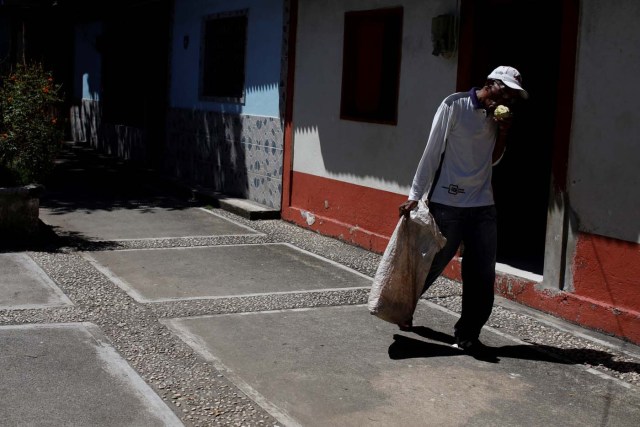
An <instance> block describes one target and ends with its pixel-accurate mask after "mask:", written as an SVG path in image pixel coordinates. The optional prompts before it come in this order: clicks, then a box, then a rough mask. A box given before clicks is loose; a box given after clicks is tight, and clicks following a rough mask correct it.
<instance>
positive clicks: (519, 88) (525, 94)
mask: <svg viewBox="0 0 640 427" xmlns="http://www.w3.org/2000/svg"><path fill="white" fill-rule="evenodd" d="M500 81H501V82H502V83H504V84H505V85H507V86H509V87H510V88H511V89H515V90H517V91H518V92H520V96H521V97H522V98H523V99H528V98H529V92H527V91H526V90H524V89H523V88H522V86H520V85H519V84H516V83H513V82H508V81H504V80H500Z"/></svg>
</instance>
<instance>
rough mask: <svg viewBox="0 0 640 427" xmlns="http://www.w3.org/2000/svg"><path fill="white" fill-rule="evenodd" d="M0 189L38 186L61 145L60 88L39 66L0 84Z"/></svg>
mask: <svg viewBox="0 0 640 427" xmlns="http://www.w3.org/2000/svg"><path fill="white" fill-rule="evenodd" d="M0 83H1V84H0V187H6V186H14V185H24V184H30V183H41V182H42V181H43V180H44V179H45V178H46V177H47V176H48V175H49V173H50V172H51V170H52V169H53V166H54V162H55V159H56V156H57V154H58V152H59V149H60V147H61V145H62V142H63V138H64V131H63V128H62V123H61V120H60V107H61V106H62V102H63V95H62V87H61V85H60V84H56V83H55V82H54V80H53V77H52V75H51V73H50V72H47V71H45V70H44V69H43V67H42V65H41V64H39V63H31V64H18V65H17V66H16V67H15V69H14V70H13V71H11V72H9V73H8V74H7V75H5V76H2V78H1V80H0Z"/></svg>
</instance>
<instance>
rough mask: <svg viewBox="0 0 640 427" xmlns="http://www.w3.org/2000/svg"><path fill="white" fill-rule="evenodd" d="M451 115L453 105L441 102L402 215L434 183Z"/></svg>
mask: <svg viewBox="0 0 640 427" xmlns="http://www.w3.org/2000/svg"><path fill="white" fill-rule="evenodd" d="M450 117H451V106H450V105H447V104H446V103H442V104H440V107H439V108H438V111H436V114H435V115H434V117H433V123H432V124H431V131H430V132H429V139H428V140H427V145H426V146H425V148H424V152H423V153H422V158H421V159H420V163H419V164H418V169H417V170H416V173H415V175H414V177H413V182H412V184H411V190H410V191H409V197H408V199H407V201H406V202H404V203H402V204H401V205H400V207H399V210H400V216H403V215H404V216H405V217H408V216H409V213H410V212H411V211H412V210H413V209H415V207H416V206H417V205H418V200H420V199H421V198H422V197H423V196H424V193H425V192H426V190H427V189H428V188H429V187H430V186H431V185H432V180H433V176H434V175H435V171H436V169H437V168H438V164H439V163H440V157H441V156H442V152H443V151H444V148H445V141H446V139H447V136H448V126H449V120H450Z"/></svg>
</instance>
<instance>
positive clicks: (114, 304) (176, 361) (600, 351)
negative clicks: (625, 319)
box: [0, 209, 640, 426]
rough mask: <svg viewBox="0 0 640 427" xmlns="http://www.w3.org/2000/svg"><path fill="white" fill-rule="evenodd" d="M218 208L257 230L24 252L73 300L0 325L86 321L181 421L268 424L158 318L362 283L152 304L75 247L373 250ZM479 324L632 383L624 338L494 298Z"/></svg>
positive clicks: (319, 294) (307, 301) (347, 299)
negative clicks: (580, 329) (605, 336)
mask: <svg viewBox="0 0 640 427" xmlns="http://www.w3.org/2000/svg"><path fill="white" fill-rule="evenodd" d="M211 210H212V211H214V212H216V213H217V214H219V215H220V216H223V217H226V218H228V219H231V220H233V221H236V222H239V223H242V224H245V225H247V226H249V227H251V228H253V229H255V230H257V231H259V232H261V233H263V234H262V235H237V236H218V237H194V238H179V239H177V238H172V239H144V240H127V241H116V242H86V241H83V242H80V241H74V240H73V239H72V238H66V237H64V236H62V237H61V238H60V239H59V242H58V244H57V246H56V247H55V248H53V249H51V250H46V251H38V252H28V254H29V255H30V256H31V257H32V258H33V259H34V260H35V262H37V263H38V264H39V265H40V266H41V267H42V268H43V269H44V271H45V272H46V273H47V274H48V275H49V276H50V277H51V278H52V279H53V280H54V281H55V282H56V283H57V284H58V286H59V287H60V288H61V289H62V290H63V291H64V293H65V294H66V295H67V296H68V297H69V298H70V299H71V300H72V301H73V303H74V306H73V307H64V308H48V309H30V310H2V311H0V324H2V325H9V324H27V323H62V322H92V323H95V324H96V325H98V326H99V327H100V328H101V330H102V331H103V333H104V334H105V336H107V337H108V338H109V340H110V341H111V343H112V344H113V346H114V347H115V348H116V349H117V351H118V352H119V353H120V354H121V355H122V356H123V357H124V358H125V359H126V360H127V361H128V362H129V363H130V364H131V366H132V367H133V368H134V369H135V370H136V371H137V372H138V373H139V374H140V375H141V376H142V378H143V379H144V380H145V381H146V382H147V383H148V384H150V385H151V386H152V387H153V388H154V390H155V391H156V392H157V393H158V395H159V396H160V397H161V398H162V399H164V400H165V401H166V402H167V403H168V404H169V406H170V407H172V408H173V410H174V411H175V412H176V413H177V414H180V415H181V419H182V421H183V422H184V423H185V425H188V426H222V425H224V426H266V425H269V426H275V425H277V422H276V421H275V420H274V419H273V418H272V417H271V416H270V415H269V414H268V413H267V412H266V411H264V410H263V409H262V408H261V407H259V406H258V405H257V404H255V403H254V402H253V401H252V400H251V399H249V398H248V397H247V396H245V395H244V394H243V393H242V392H241V391H239V390H238V388H236V387H235V386H234V385H233V384H232V383H231V382H230V381H228V380H227V379H226V378H225V377H224V376H223V375H221V374H220V373H219V372H218V371H217V370H216V369H215V368H214V367H213V366H212V365H211V364H210V363H208V362H206V361H203V360H202V358H200V357H199V356H198V355H197V354H195V353H194V351H193V350H192V349H191V348H190V347H189V346H188V345H186V344H185V343H184V342H183V341H182V340H180V339H179V338H178V337H176V336H175V335H173V334H172V333H171V332H170V331H169V329H168V328H167V327H166V326H164V325H163V324H162V320H163V319H166V318H177V317H188V316H199V315H211V314H221V313H238V312H251V311H264V310H282V309H293V308H303V307H323V306H338V305H354V304H366V302H367V297H368V289H348V290H323V291H314V292H294V293H286V294H272V295H252V296H246V297H229V298H214V299H199V300H183V301H172V302H162V303H146V304H143V303H139V302H137V301H135V300H133V299H132V298H131V297H130V296H129V295H127V294H126V292H124V291H123V290H121V289H120V288H119V287H117V286H115V285H114V284H113V283H111V282H110V281H109V280H108V279H107V278H106V277H105V276H104V275H102V274H101V273H100V272H99V271H98V270H96V269H95V268H94V267H93V266H92V265H91V264H90V263H89V262H88V261H87V260H86V259H84V258H83V257H82V256H81V254H80V253H79V251H96V250H122V249H142V248H171V247H196V246H212V245H227V244H259V243H275V242H285V243H290V244H293V245H295V246H297V247H299V248H301V249H304V250H307V251H309V252H312V253H315V254H317V255H320V256H323V257H325V258H327V259H330V260H332V261H335V262H338V263H340V264H342V265H344V266H347V267H349V268H352V269H354V270H356V271H359V272H360V273H363V274H365V275H367V276H369V277H373V275H374V274H375V271H376V268H377V265H378V263H379V261H380V255H378V254H375V253H372V252H370V251H366V250H364V249H362V248H358V247H355V246H351V245H348V244H346V243H343V242H340V241H338V240H336V239H332V238H329V237H325V236H321V235H319V234H317V233H314V232H312V231H309V230H306V229H303V228H300V227H297V226H295V225H293V224H289V223H286V222H283V221H280V220H265V221H248V220H246V219H244V218H242V217H239V216H237V215H234V214H232V213H230V212H226V211H224V210H220V209H211ZM460 290H461V289H460V285H459V283H457V282H455V281H451V280H448V279H444V278H440V279H438V281H437V282H436V283H435V284H434V286H433V287H432V288H431V289H430V290H429V292H428V293H427V294H426V295H425V296H424V298H425V299H426V300H428V301H430V302H433V303H435V304H437V305H439V306H441V307H443V308H445V309H447V310H450V311H452V312H455V313H459V312H460V305H461V304H460V303H461V298H460ZM487 326H489V327H491V328H493V329H495V330H497V331H500V333H502V334H507V335H510V336H512V337H515V338H516V339H519V340H521V341H523V342H527V343H530V344H532V345H534V346H535V348H537V349H539V350H540V351H543V352H545V353H547V354H551V355H553V356H554V357H557V358H558V359H560V360H563V361H565V362H568V363H572V364H581V365H584V366H585V367H587V368H591V369H594V370H597V371H599V372H602V373H604V374H607V375H610V376H612V377H615V378H617V379H618V380H620V381H623V382H624V383H626V384H629V385H631V386H640V352H638V347H637V346H634V345H632V344H629V343H623V342H617V341H616V342H615V343H614V344H609V343H608V341H605V340H600V339H598V338H597V337H595V334H594V337H595V338H592V337H590V336H588V335H587V334H576V333H573V332H571V331H570V330H569V329H568V328H563V327H554V326H553V323H552V322H545V321H541V320H540V319H537V318H536V316H534V315H532V314H531V313H527V312H526V310H521V309H518V308H515V307H510V306H509V305H508V304H506V303H505V304H502V303H501V302H500V299H498V301H497V303H496V306H495V309H494V311H493V313H492V315H491V318H490V319H489V322H488V323H487Z"/></svg>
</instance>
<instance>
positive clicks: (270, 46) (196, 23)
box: [169, 0, 284, 117]
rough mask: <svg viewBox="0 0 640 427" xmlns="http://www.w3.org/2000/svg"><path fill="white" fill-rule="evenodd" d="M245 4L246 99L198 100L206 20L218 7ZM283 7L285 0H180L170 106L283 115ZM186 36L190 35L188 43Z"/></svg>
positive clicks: (235, 7) (228, 8) (222, 9)
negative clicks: (225, 100)
mask: <svg viewBox="0 0 640 427" xmlns="http://www.w3.org/2000/svg"><path fill="white" fill-rule="evenodd" d="M241 9H249V14H248V17H249V20H248V26H247V51H246V57H245V58H246V59H245V61H246V62H245V70H246V75H245V90H246V95H245V103H244V105H240V104H231V103H229V104H226V103H220V102H208V101H207V102H203V101H200V100H199V99H198V85H199V82H200V78H199V75H200V65H199V64H200V63H199V61H200V44H201V39H202V34H201V33H202V20H203V18H204V17H205V16H207V15H211V14H214V13H219V12H232V11H235V10H241ZM283 13H284V11H283V6H282V1H281V0H267V1H265V0H180V1H176V2H175V12H174V21H173V39H172V42H171V89H170V101H169V102H170V105H171V107H175V108H190V109H198V110H209V111H219V112H228V113H238V114H248V115H254V116H263V117H280V92H279V86H280V74H281V69H282V66H281V64H282V25H283ZM185 37H188V38H189V43H188V46H187V47H186V48H185V47H184V44H183V41H184V38H185Z"/></svg>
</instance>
